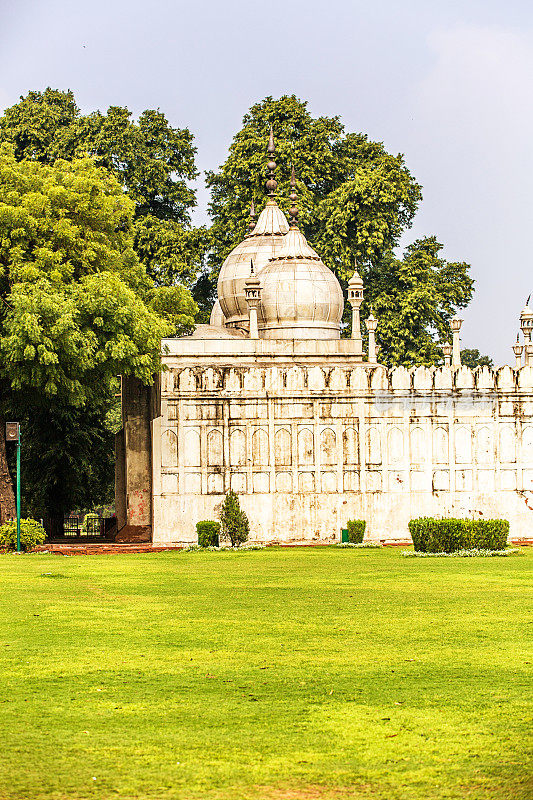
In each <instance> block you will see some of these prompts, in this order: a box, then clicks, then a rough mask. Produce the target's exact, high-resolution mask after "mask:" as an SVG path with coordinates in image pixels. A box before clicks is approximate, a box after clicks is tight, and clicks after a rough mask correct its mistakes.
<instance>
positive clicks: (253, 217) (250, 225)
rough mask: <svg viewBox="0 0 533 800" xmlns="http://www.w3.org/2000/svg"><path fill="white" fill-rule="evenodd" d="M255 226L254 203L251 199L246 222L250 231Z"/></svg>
mask: <svg viewBox="0 0 533 800" xmlns="http://www.w3.org/2000/svg"><path fill="white" fill-rule="evenodd" d="M254 228H255V205H254V201H253V199H252V202H251V204H250V221H249V223H248V230H249V231H250V233H252V231H253V229H254Z"/></svg>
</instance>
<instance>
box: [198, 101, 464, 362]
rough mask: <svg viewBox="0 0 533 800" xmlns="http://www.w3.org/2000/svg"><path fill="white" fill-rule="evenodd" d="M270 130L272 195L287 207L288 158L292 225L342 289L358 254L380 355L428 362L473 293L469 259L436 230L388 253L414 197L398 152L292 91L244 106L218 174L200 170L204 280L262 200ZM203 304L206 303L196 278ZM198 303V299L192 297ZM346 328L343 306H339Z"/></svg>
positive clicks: (417, 193) (417, 195) (409, 216)
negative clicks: (207, 224)
mask: <svg viewBox="0 0 533 800" xmlns="http://www.w3.org/2000/svg"><path fill="white" fill-rule="evenodd" d="M271 124H272V126H273V128H274V131H275V136H276V147H277V156H276V161H277V164H278V168H277V171H276V178H277V180H278V183H279V188H278V198H277V199H278V203H279V204H280V206H281V207H283V208H284V209H285V210H286V211H287V210H288V206H289V199H288V197H289V193H290V190H289V181H290V170H291V165H292V164H294V167H295V170H296V174H297V178H298V180H297V186H298V194H299V199H298V205H299V207H300V217H299V218H300V226H301V228H302V230H303V232H304V233H305V235H306V237H307V238H308V239H309V241H310V242H311V243H312V245H313V246H314V247H315V248H316V249H317V251H318V252H319V253H320V255H321V257H322V258H323V260H324V262H325V263H326V264H327V265H328V266H329V267H330V268H331V269H332V270H333V271H334V272H335V273H336V275H337V277H338V278H339V280H340V282H341V285H342V286H343V288H346V282H347V280H348V279H349V278H350V277H351V275H352V273H353V265H354V260H355V259H357V262H358V265H359V271H360V273H361V275H362V277H363V279H364V280H365V301H364V303H363V306H362V308H361V315H362V319H365V318H366V317H367V316H368V315H369V314H370V310H371V309H372V310H373V311H374V313H375V314H376V315H377V316H378V319H379V325H378V331H377V341H378V344H379V345H380V347H381V360H382V361H384V362H385V363H390V364H393V363H394V364H406V365H411V364H430V363H432V362H433V359H435V358H437V359H438V358H440V357H441V355H442V353H441V350H440V347H439V343H440V342H443V341H444V340H445V339H447V338H448V337H449V320H450V318H451V317H452V316H453V315H454V313H455V312H456V310H457V309H458V308H462V307H464V306H465V305H466V304H467V303H468V302H469V300H470V298H471V296H472V292H473V281H472V279H471V278H470V277H469V275H468V265H467V264H464V263H447V262H446V261H444V260H443V259H442V258H441V257H440V255H439V253H440V250H441V249H442V245H440V244H439V243H438V242H437V240H436V238H435V237H428V238H427V239H421V240H418V241H416V242H415V243H413V244H412V245H410V247H408V248H407V250H406V252H405V255H404V256H403V257H402V258H398V257H396V255H395V252H396V249H397V248H398V246H399V243H400V238H401V236H402V234H403V233H405V231H406V230H407V229H408V228H409V227H410V225H411V223H412V220H413V217H414V215H415V213H416V210H417V207H418V203H419V201H420V199H421V196H422V195H421V187H420V185H419V184H418V183H417V182H416V181H415V179H414V178H413V176H412V175H411V173H410V172H409V170H408V169H407V167H406V165H405V162H404V159H403V156H402V155H396V156H393V155H391V154H389V153H387V151H386V150H385V148H384V146H383V144H382V143H381V142H373V141H371V140H369V138H368V137H367V136H366V135H364V134H360V133H347V132H346V131H345V129H344V126H343V125H342V123H341V122H340V119H339V118H338V117H331V118H330V117H319V118H313V117H312V116H311V114H310V113H309V111H308V109H307V104H306V103H304V102H301V101H300V100H298V98H296V97H295V96H294V95H292V96H287V95H285V96H283V97H281V98H280V99H279V100H274V99H273V98H272V97H267V98H266V99H265V100H263V101H262V102H261V103H257V104H256V105H254V106H252V108H251V109H250V111H249V112H248V113H247V114H246V115H245V117H244V119H243V127H242V128H241V130H240V131H239V132H238V133H237V134H236V135H235V137H234V139H233V142H232V144H231V146H230V151H229V156H228V158H227V159H226V161H225V162H224V164H223V165H222V166H221V168H220V169H219V171H218V172H209V173H207V185H208V186H209V187H210V189H211V195H212V201H211V206H210V211H211V216H212V220H213V225H212V228H211V240H212V249H211V252H210V254H209V264H210V266H211V273H210V283H211V286H214V284H215V282H216V278H217V274H218V269H219V267H220V265H221V264H222V262H223V259H224V258H225V256H226V255H227V254H228V253H229V252H230V250H231V249H232V248H233V247H234V246H235V245H236V244H237V243H238V242H239V241H240V240H241V239H242V238H243V236H244V234H245V232H246V231H245V229H246V224H247V217H248V209H249V206H250V201H251V200H252V198H253V199H254V200H255V203H256V207H260V206H261V204H262V202H264V198H265V191H264V179H265V167H266V158H265V147H266V142H267V138H268V130H269V126H270V125H271ZM203 289H204V292H205V295H206V300H205V304H206V305H207V304H208V303H210V302H211V299H212V290H211V292H209V290H208V286H207V282H206V280H205V277H204V283H203ZM196 299H197V301H198V302H199V303H200V304H202V298H201V297H200V296H199V295H197V296H196ZM345 322H346V333H347V334H349V332H350V331H349V326H350V313H349V308H348V307H346V309H345Z"/></svg>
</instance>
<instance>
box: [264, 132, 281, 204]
mask: <svg viewBox="0 0 533 800" xmlns="http://www.w3.org/2000/svg"><path fill="white" fill-rule="evenodd" d="M267 153H268V155H269V156H270V158H269V161H268V164H267V169H268V180H267V182H266V190H267V194H268V196H269V197H270V198H272V199H274V197H275V196H276V189H277V188H278V184H277V181H276V179H275V177H274V171H275V169H276V162H275V161H274V156H275V155H276V145H275V144H274V131H273V129H272V125H271V126H270V136H269V137H268V147H267Z"/></svg>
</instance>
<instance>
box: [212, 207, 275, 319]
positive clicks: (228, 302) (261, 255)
mask: <svg viewBox="0 0 533 800" xmlns="http://www.w3.org/2000/svg"><path fill="white" fill-rule="evenodd" d="M288 230H289V225H288V222H287V218H286V217H285V214H284V213H283V211H281V209H280V208H279V207H278V205H277V203H276V202H275V200H268V201H267V203H266V206H265V207H264V209H263V210H262V211H261V213H260V215H259V218H258V220H257V223H256V225H255V228H254V229H253V231H252V233H251V234H250V235H249V236H247V237H246V239H244V241H242V242H240V243H239V244H238V245H237V247H235V248H234V249H233V250H232V251H231V253H230V254H229V256H228V257H227V258H226V260H225V261H224V264H223V265H222V269H221V270H220V274H219V276H218V285H217V292H218V300H219V302H220V308H221V311H222V314H223V315H224V318H225V324H226V325H229V326H231V327H242V328H248V325H249V311H248V305H247V303H246V298H245V296H244V282H245V281H246V279H247V278H249V276H250V261H253V262H254V270H255V273H256V274H257V275H259V274H260V273H261V270H262V269H263V267H265V265H266V264H268V262H269V260H270V259H271V258H274V257H275V256H276V255H277V254H278V253H279V252H280V250H281V248H282V247H283V240H284V238H285V234H286V233H287V231H288Z"/></svg>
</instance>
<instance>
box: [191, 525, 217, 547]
mask: <svg viewBox="0 0 533 800" xmlns="http://www.w3.org/2000/svg"><path fill="white" fill-rule="evenodd" d="M196 533H197V534H198V544H199V545H200V547H218V544H219V536H220V522H216V521H214V520H202V522H197V523H196Z"/></svg>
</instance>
